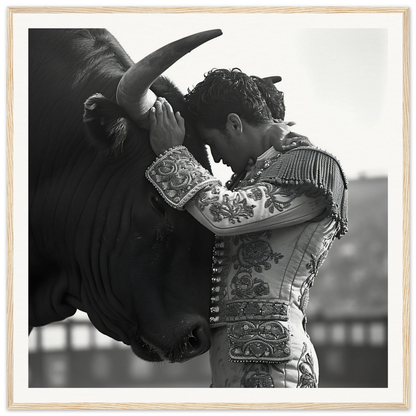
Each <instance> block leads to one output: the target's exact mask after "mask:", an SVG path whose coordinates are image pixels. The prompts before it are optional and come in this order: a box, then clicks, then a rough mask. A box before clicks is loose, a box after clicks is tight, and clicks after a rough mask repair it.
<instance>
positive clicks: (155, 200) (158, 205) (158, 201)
mask: <svg viewBox="0 0 416 416" xmlns="http://www.w3.org/2000/svg"><path fill="white" fill-rule="evenodd" d="M150 203H151V204H152V207H153V208H154V209H156V210H157V211H159V212H160V213H161V214H165V203H164V202H163V199H162V198H161V197H160V196H158V195H153V196H151V197H150Z"/></svg>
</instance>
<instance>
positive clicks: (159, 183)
mask: <svg viewBox="0 0 416 416" xmlns="http://www.w3.org/2000/svg"><path fill="white" fill-rule="evenodd" d="M145 175H146V178H147V179H148V180H149V181H150V182H151V183H152V184H153V186H154V187H155V188H156V190H157V191H158V192H159V193H160V195H161V196H162V197H163V199H164V200H165V201H166V203H167V204H169V205H170V206H172V207H173V208H176V209H184V206H185V205H186V203H187V202H189V200H190V199H191V198H193V197H194V196H195V195H196V194H197V193H198V192H199V191H200V190H201V189H203V188H205V187H207V186H209V185H213V184H220V183H221V182H220V181H219V180H217V179H215V178H214V177H213V176H212V175H211V174H210V172H209V171H208V170H207V169H205V168H203V167H202V166H201V165H200V164H199V163H198V162H197V160H196V159H195V158H194V156H193V155H192V154H191V153H190V152H189V150H188V149H187V148H186V147H185V146H175V147H172V148H170V149H168V150H166V151H165V152H164V153H163V154H162V155H161V156H159V157H158V158H157V159H156V160H155V161H154V162H153V163H152V164H151V165H150V167H149V168H148V169H147V170H146V173H145Z"/></svg>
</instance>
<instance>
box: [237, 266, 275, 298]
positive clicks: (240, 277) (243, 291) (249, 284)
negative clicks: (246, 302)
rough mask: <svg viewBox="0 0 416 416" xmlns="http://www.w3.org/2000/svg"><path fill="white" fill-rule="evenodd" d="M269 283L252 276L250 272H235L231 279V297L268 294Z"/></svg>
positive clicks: (250, 296) (252, 296) (251, 296)
mask: <svg viewBox="0 0 416 416" xmlns="http://www.w3.org/2000/svg"><path fill="white" fill-rule="evenodd" d="M269 292H270V289H269V285H268V284H267V283H265V282H264V281H263V280H262V279H259V278H258V277H256V278H254V279H253V278H252V277H251V275H250V274H248V273H245V272H242V273H237V274H236V275H235V276H234V277H233V278H232V280H231V295H232V299H243V298H245V299H251V298H254V297H256V296H264V295H267V294H269Z"/></svg>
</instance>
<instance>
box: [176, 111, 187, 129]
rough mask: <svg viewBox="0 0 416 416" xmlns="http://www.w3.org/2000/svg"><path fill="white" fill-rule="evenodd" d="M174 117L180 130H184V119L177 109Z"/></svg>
mask: <svg viewBox="0 0 416 416" xmlns="http://www.w3.org/2000/svg"><path fill="white" fill-rule="evenodd" d="M175 118H176V121H177V123H178V126H179V128H180V129H181V130H182V131H185V120H184V118H183V117H182V116H181V113H180V112H179V111H177V112H176V113H175Z"/></svg>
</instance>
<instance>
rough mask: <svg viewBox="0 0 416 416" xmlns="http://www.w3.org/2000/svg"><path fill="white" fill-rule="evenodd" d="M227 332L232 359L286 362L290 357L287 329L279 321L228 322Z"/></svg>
mask: <svg viewBox="0 0 416 416" xmlns="http://www.w3.org/2000/svg"><path fill="white" fill-rule="evenodd" d="M227 333H228V339H229V343H230V349H229V355H230V359H231V360H233V361H241V360H244V361H254V362H287V361H289V360H291V359H292V357H291V355H290V353H291V348H290V335H289V331H288V329H287V328H286V327H285V326H283V324H282V323H281V322H279V321H264V320H261V321H254V320H252V321H239V322H236V323H233V324H229V325H228V326H227Z"/></svg>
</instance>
